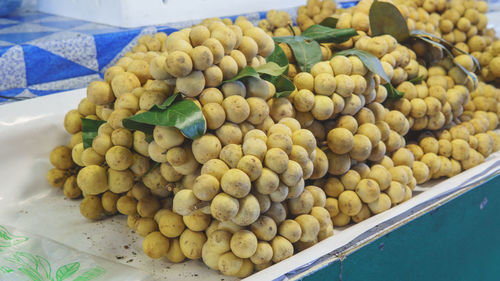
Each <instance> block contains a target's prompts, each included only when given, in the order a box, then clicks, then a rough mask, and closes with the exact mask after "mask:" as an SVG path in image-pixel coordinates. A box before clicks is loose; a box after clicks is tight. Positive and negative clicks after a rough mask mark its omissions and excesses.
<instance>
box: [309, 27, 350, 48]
mask: <svg viewBox="0 0 500 281" xmlns="http://www.w3.org/2000/svg"><path fill="white" fill-rule="evenodd" d="M356 35H358V32H357V31H356V30H355V29H354V28H342V29H335V28H331V27H327V26H323V25H319V24H313V25H311V26H310V27H308V28H307V29H306V30H304V32H302V36H303V37H306V38H310V39H312V40H316V41H317V42H319V43H343V42H345V41H347V40H349V39H350V38H351V37H354V36H356Z"/></svg>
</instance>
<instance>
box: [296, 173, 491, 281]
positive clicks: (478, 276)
mask: <svg viewBox="0 0 500 281" xmlns="http://www.w3.org/2000/svg"><path fill="white" fill-rule="evenodd" d="M464 191H465V192H464ZM464 191H462V192H458V193H457V194H456V197H454V198H453V199H451V200H448V201H447V202H446V203H444V204H436V206H434V208H432V209H431V210H430V211H428V212H426V213H425V214H423V215H421V216H419V217H417V218H415V219H414V220H411V221H409V222H407V223H405V224H403V225H402V226H400V227H398V228H396V229H394V230H393V231H391V232H389V233H387V234H385V235H383V236H381V237H378V238H376V239H374V240H372V241H371V242H369V243H367V244H365V245H363V246H362V247H360V248H358V249H355V250H353V251H352V252H349V253H347V254H346V255H344V256H342V257H340V258H338V259H335V260H334V261H333V262H331V263H329V264H327V265H326V266H324V267H322V268H320V269H318V270H317V271H314V272H312V273H310V274H309V275H307V276H305V277H302V278H301V279H300V280H304V281H319V280H322V281H324V280H332V281H333V280H349V281H357V280H363V281H378V280H381V281H382V280H383V281H390V280H404V281H406V280H408V281H411V280H419V281H420V280H454V281H457V280H464V281H465V280H467V281H469V280H474V281H476V280H500V216H499V215H500V175H498V174H497V175H495V176H493V177H490V178H488V179H486V180H484V181H483V182H481V183H480V184H479V185H475V186H472V187H471V188H469V189H465V190H464ZM452 197H453V196H452Z"/></svg>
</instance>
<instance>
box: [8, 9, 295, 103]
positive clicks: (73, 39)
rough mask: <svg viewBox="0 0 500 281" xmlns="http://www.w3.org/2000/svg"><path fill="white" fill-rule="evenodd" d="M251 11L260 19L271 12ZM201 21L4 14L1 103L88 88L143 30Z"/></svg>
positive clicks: (149, 31) (170, 29)
mask: <svg viewBox="0 0 500 281" xmlns="http://www.w3.org/2000/svg"><path fill="white" fill-rule="evenodd" d="M288 12H290V13H291V14H292V15H293V14H294V13H296V9H290V10H288ZM245 16H247V17H248V18H249V19H250V20H251V21H253V22H254V23H255V24H256V23H257V21H259V20H260V19H262V18H265V17H266V12H259V13H252V14H246V15H245ZM236 17H237V16H232V17H229V18H231V19H233V20H234V19H235V18H236ZM197 22H199V21H186V22H178V23H172V24H168V25H160V26H156V27H155V26H149V27H142V28H132V29H127V28H119V27H113V26H109V25H103V24H97V23H92V22H86V21H82V20H76V19H72V18H65V17H60V16H54V15H49V14H43V13H38V12H18V13H14V14H11V15H9V16H7V17H3V18H0V103H3V102H7V101H13V100H17V99H21V98H23V99H24V98H31V97H37V96H43V95H48V94H52V93H56V92H60V91H65V90H70V89H76V88H83V87H86V86H87V85H88V83H90V82H92V81H94V80H99V79H102V77H103V76H104V72H105V71H106V69H108V68H109V67H110V66H112V65H113V64H115V63H116V62H117V61H118V59H119V58H120V57H122V56H123V55H124V54H125V53H126V52H128V51H131V50H132V47H133V46H134V45H135V44H136V43H137V39H138V37H140V36H141V35H143V34H153V33H156V32H159V31H162V32H166V33H167V34H170V33H172V32H174V31H176V30H177V29H179V28H183V27H187V26H191V25H193V24H195V23H197Z"/></svg>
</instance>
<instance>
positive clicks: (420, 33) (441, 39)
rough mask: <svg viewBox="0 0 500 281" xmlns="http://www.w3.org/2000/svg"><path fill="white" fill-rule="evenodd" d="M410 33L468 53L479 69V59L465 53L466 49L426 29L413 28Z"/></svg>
mask: <svg viewBox="0 0 500 281" xmlns="http://www.w3.org/2000/svg"><path fill="white" fill-rule="evenodd" d="M410 35H411V36H412V37H417V38H418V37H422V36H427V37H429V38H431V39H434V40H438V41H439V42H440V43H442V44H443V45H446V46H447V47H448V48H452V49H455V50H457V51H458V52H459V53H462V54H464V55H468V56H469V57H470V58H471V59H472V61H473V62H474V64H475V65H476V68H477V69H478V70H481V64H480V63H479V61H478V60H477V59H476V57H474V56H473V55H471V54H469V53H467V52H466V51H464V50H462V49H460V48H458V47H456V46H455V45H454V44H452V43H450V42H448V41H446V40H444V39H443V38H441V37H439V36H436V35H434V34H432V33H429V32H426V31H423V30H413V31H412V32H411V33H410Z"/></svg>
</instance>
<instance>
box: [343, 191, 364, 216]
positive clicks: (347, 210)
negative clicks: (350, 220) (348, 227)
mask: <svg viewBox="0 0 500 281" xmlns="http://www.w3.org/2000/svg"><path fill="white" fill-rule="evenodd" d="M338 204H339V209H340V211H341V212H342V213H344V214H346V215H348V216H354V215H356V214H357V213H358V212H359V211H360V210H361V207H362V204H361V200H360V198H359V197H358V195H357V194H356V193H355V192H354V191H351V190H346V191H344V192H342V193H341V194H340V195H339V198H338Z"/></svg>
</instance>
